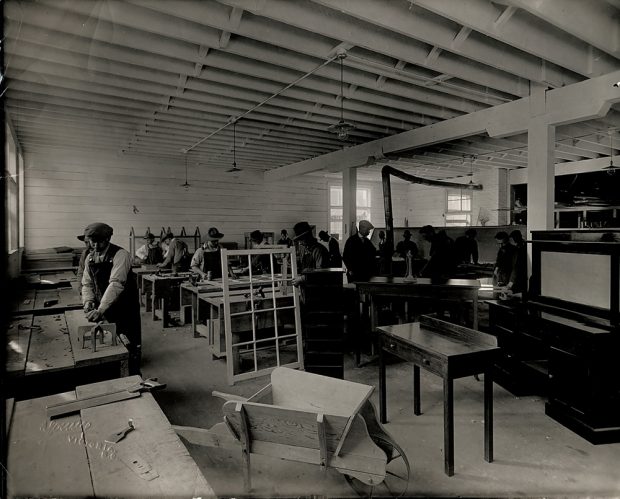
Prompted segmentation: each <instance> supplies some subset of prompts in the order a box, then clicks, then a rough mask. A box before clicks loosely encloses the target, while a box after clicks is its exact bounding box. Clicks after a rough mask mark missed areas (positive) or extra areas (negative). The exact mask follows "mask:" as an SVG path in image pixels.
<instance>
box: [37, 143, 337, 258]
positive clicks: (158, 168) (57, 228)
mask: <svg viewBox="0 0 620 499" xmlns="http://www.w3.org/2000/svg"><path fill="white" fill-rule="evenodd" d="M25 169H26V171H25V193H26V195H25V198H26V199H25V247H26V249H27V250H33V249H42V248H49V247H54V246H76V247H77V246H80V244H81V243H79V241H78V240H77V239H76V236H77V235H78V234H80V233H81V232H82V231H83V229H84V227H85V226H86V225H87V224H89V223H90V222H93V221H104V222H106V223H108V224H109V225H111V226H112V227H113V228H114V236H113V239H112V240H113V242H115V243H116V244H119V245H120V246H123V247H125V248H127V247H128V244H129V232H130V229H131V227H134V229H135V230H136V233H138V234H140V233H144V232H145V231H146V228H147V227H150V228H151V231H152V232H153V233H155V234H156V235H158V234H159V232H160V229H161V227H162V225H163V226H165V227H168V226H170V227H171V229H172V230H173V231H176V232H178V231H179V230H180V229H181V227H182V226H184V227H185V229H186V231H187V232H188V234H193V232H194V230H195V228H196V226H198V227H199V228H200V232H201V234H203V235H206V233H207V230H208V228H209V227H211V226H216V227H217V228H218V229H219V230H220V231H221V232H223V233H224V234H225V238H224V241H236V242H238V243H240V244H242V243H243V241H244V239H243V233H244V232H249V231H252V230H254V229H260V230H263V231H273V232H279V231H280V230H281V229H282V228H287V229H289V232H292V227H293V225H294V224H295V223H296V222H298V221H300V220H307V221H308V222H310V223H311V224H317V225H318V226H323V225H324V224H325V222H326V220H327V181H326V180H325V179H324V178H321V177H302V178H298V179H293V180H286V181H282V182H277V183H274V184H269V185H267V184H265V183H264V182H263V175H262V173H259V172H251V171H243V172H241V173H238V174H231V173H226V172H224V171H219V170H213V169H209V168H208V167H205V166H196V165H193V164H192V163H191V162H190V163H189V167H188V180H189V183H190V184H191V187H189V189H187V190H186V189H185V188H183V187H182V186H181V184H183V183H184V182H185V163H184V162H183V160H182V159H181V158H179V160H169V159H165V160H164V159H159V158H145V157H138V156H134V157H128V156H120V155H118V156H117V155H109V154H104V153H100V152H86V151H82V152H80V151H76V150H71V151H69V150H62V149H49V150H46V151H45V152H27V153H26V154H25ZM134 207H135V208H136V210H134ZM134 211H136V212H134Z"/></svg>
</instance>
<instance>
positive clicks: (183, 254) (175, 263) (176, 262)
mask: <svg viewBox="0 0 620 499" xmlns="http://www.w3.org/2000/svg"><path fill="white" fill-rule="evenodd" d="M161 242H162V243H168V245H169V246H168V252H167V253H166V256H165V257H164V261H163V262H161V263H158V264H157V266H158V267H159V268H170V269H172V272H187V271H188V270H189V266H190V262H191V258H190V256H189V250H188V248H187V244H186V243H185V241H181V240H180V239H179V238H177V237H174V234H173V233H172V232H168V233H167V234H165V235H164V236H163V237H162V238H161Z"/></svg>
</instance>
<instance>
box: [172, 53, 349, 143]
mask: <svg viewBox="0 0 620 499" xmlns="http://www.w3.org/2000/svg"><path fill="white" fill-rule="evenodd" d="M338 57H339V56H338V54H336V55H334V56H332V57H330V58H329V59H327V60H326V61H325V62H322V63H321V64H319V65H318V66H317V67H316V68H314V69H312V70H311V71H309V72H307V73H306V74H304V75H302V76H300V77H299V78H297V79H296V80H295V81H293V82H291V83H289V84H288V85H286V86H285V87H283V88H281V89H280V90H278V91H277V92H276V93H275V94H272V95H270V96H269V97H267V98H266V99H265V100H263V101H261V102H259V103H258V104H256V105H255V106H252V107H251V108H250V109H248V110H247V111H245V112H244V113H242V114H240V115H239V116H237V117H236V118H233V119H232V120H228V122H227V123H225V124H224V125H222V126H221V127H219V128H218V129H217V130H214V131H213V132H211V133H210V134H209V135H207V136H205V137H203V138H202V139H200V140H199V141H198V142H195V143H194V144H192V145H191V146H189V147H188V148H187V149H182V151H183V152H185V153H187V152H189V151H191V150H192V149H194V148H196V147H198V146H199V145H200V144H202V143H203V142H204V141H205V140H208V139H210V138H211V137H213V136H214V135H215V134H217V133H219V132H221V131H222V130H224V129H225V128H227V127H228V126H230V125H231V124H234V122H236V121H238V120H240V119H241V118H243V117H244V116H247V115H248V114H250V113H251V112H252V111H255V110H256V109H258V108H259V107H261V106H263V105H265V104H266V103H267V102H269V101H270V100H271V99H274V98H276V97H277V96H278V95H280V94H282V93H283V92H285V91H286V90H288V89H289V88H291V87H294V86H295V85H297V84H298V83H299V82H300V81H303V80H305V79H306V78H307V77H308V76H311V75H312V74H314V73H316V72H317V71H318V70H319V69H321V68H323V67H324V66H327V65H328V64H330V63H331V62H332V61H334V60H335V59H337V58H338Z"/></svg>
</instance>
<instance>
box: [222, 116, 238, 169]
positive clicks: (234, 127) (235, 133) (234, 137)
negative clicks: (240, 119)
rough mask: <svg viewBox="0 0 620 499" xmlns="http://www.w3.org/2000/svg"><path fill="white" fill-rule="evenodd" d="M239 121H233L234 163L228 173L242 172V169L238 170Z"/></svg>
mask: <svg viewBox="0 0 620 499" xmlns="http://www.w3.org/2000/svg"><path fill="white" fill-rule="evenodd" d="M236 150H237V119H236V118H235V120H234V121H233V150H232V152H233V163H232V168H230V169H228V170H226V173H235V172H240V171H242V170H241V168H237V152H236Z"/></svg>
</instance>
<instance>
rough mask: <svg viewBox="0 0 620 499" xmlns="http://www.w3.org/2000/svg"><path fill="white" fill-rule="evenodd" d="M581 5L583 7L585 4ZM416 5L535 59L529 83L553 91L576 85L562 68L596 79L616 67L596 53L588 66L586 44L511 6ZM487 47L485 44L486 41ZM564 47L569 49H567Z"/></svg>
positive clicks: (429, 0) (447, 0)
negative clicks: (531, 82)
mask: <svg viewBox="0 0 620 499" xmlns="http://www.w3.org/2000/svg"><path fill="white" fill-rule="evenodd" d="M562 1H563V0H562ZM545 2H546V0H545ZM545 2H542V3H543V4H544V3H545ZM581 3H582V4H584V6H585V5H586V4H587V3H588V2H581ZM594 3H597V2H591V4H592V5H593V4H594ZM416 5H418V6H420V7H423V8H424V9H426V10H428V11H429V12H432V13H434V14H437V15H440V16H442V17H444V18H447V19H450V20H452V21H454V22H456V23H459V24H462V25H464V26H468V27H469V28H471V29H474V30H476V31H477V32H480V33H483V34H484V35H486V36H488V37H491V38H493V39H495V40H498V41H499V42H502V43H504V44H507V45H510V46H512V47H514V48H515V49H516V50H520V51H522V52H523V53H527V54H531V55H532V56H536V57H537V58H539V59H538V60H537V61H536V60H534V62H533V69H532V71H534V72H535V73H537V78H532V79H533V80H535V81H538V82H540V83H542V82H544V83H548V84H549V85H550V86H553V87H558V86H562V85H564V84H570V83H575V82H576V81H578V80H577V79H576V77H575V76H576V75H573V76H568V78H567V77H566V76H565V75H564V74H563V73H562V71H561V68H566V69H569V70H570V71H574V72H575V73H578V74H580V75H582V76H599V75H602V74H605V73H609V72H610V71H613V70H615V69H617V67H618V63H617V61H616V60H615V59H614V58H613V57H610V56H609V55H607V54H605V53H602V52H601V51H599V50H597V51H596V54H595V55H596V57H597V61H596V62H595V64H594V65H593V66H591V64H590V50H589V45H588V43H587V42H584V41H581V40H577V39H572V40H567V36H566V34H565V33H563V32H562V31H560V30H554V29H549V27H548V26H546V27H545V26H542V25H540V26H539V25H537V24H536V23H533V22H532V20H531V18H530V17H529V16H524V15H519V13H518V10H517V8H516V7H515V6H513V5H510V6H508V7H502V6H499V5H495V4H494V3H492V2H489V1H488V0H460V1H458V2H454V1H452V0H416ZM556 9H557V7H556ZM563 10H564V7H562V8H560V9H559V11H563ZM586 10H588V11H589V10H590V5H588V6H587V7H586ZM559 11H558V10H556V11H555V12H559ZM508 18H509V19H510V21H509V22H508ZM583 19H584V20H585V19H587V22H583V24H596V20H593V19H591V16H590V15H585V17H584V18H583ZM498 23H499V24H498ZM486 43H487V44H488V41H487V42H486ZM567 46H568V47H570V48H569V49H567ZM541 60H544V61H546V62H547V63H546V64H545V80H544V81H543V80H542V73H541V63H542V61H541ZM549 63H551V64H549Z"/></svg>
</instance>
